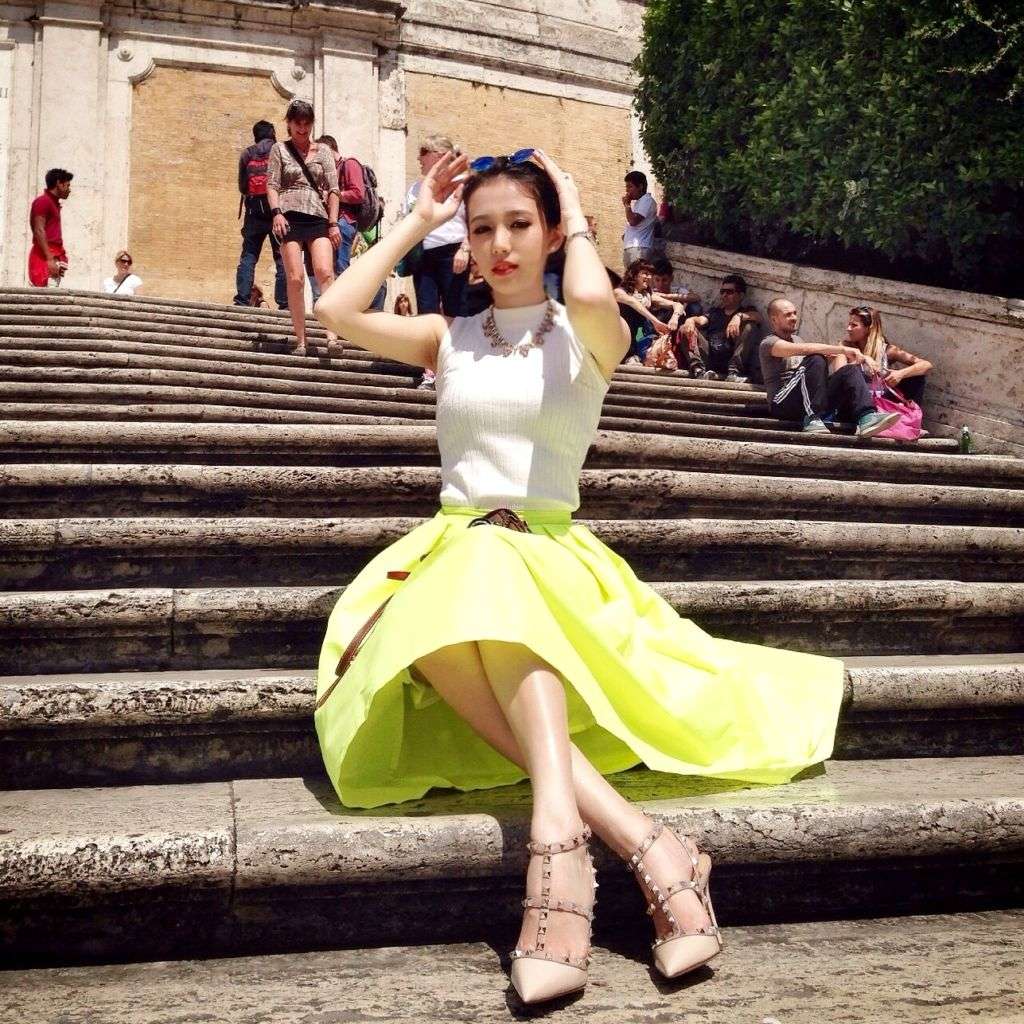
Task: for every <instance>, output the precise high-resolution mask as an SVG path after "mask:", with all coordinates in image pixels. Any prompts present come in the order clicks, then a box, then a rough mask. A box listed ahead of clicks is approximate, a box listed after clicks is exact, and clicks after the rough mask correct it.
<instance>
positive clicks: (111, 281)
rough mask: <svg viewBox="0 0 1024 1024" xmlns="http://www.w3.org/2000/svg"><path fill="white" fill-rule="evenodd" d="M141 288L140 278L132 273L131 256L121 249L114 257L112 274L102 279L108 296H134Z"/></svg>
mask: <svg viewBox="0 0 1024 1024" xmlns="http://www.w3.org/2000/svg"><path fill="white" fill-rule="evenodd" d="M141 287H142V278H141V277H139V276H138V274H134V273H132V254H131V253H130V252H128V250H127V249H122V250H121V251H120V252H119V253H118V254H117V255H116V256H115V257H114V273H113V274H112V275H111V276H110V277H106V278H104V279H103V290H104V291H105V292H106V293H107V294H108V295H134V294H135V293H136V292H137V291H138V290H139V289H140V288H141Z"/></svg>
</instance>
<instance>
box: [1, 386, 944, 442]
mask: <svg viewBox="0 0 1024 1024" xmlns="http://www.w3.org/2000/svg"><path fill="white" fill-rule="evenodd" d="M0 399H10V401H9V402H5V403H0V408H2V409H3V410H6V411H7V413H8V415H7V416H6V417H5V418H9V419H20V418H25V419H30V420H44V419H53V418H57V419H72V420H91V419H93V418H94V417H93V416H92V415H91V412H92V410H98V411H99V416H98V417H95V418H99V419H104V420H108V419H121V420H133V419H139V420H144V421H146V422H149V421H154V420H155V421H160V420H165V421H175V422H186V423H194V422H213V423H234V422H239V421H243V422H246V421H251V420H253V419H258V420H260V421H262V422H274V423H311V422H324V423H388V424H394V425H402V424H405V425H411V424H416V423H419V422H423V421H427V420H429V421H433V419H434V407H433V406H432V405H422V406H421V405H415V406H410V405H409V404H408V403H405V402H401V401H398V400H397V399H388V398H384V399H382V400H379V401H378V400H377V399H376V398H371V399H355V400H345V399H341V400H338V399H324V398H316V397H307V396H292V395H277V394H267V393H264V392H246V391H232V390H215V389H212V388H196V387H169V386H161V385H142V384H74V383H69V384H53V383H47V384H28V383H14V384H11V383H0ZM33 399H36V400H37V401H38V403H39V405H38V407H35V408H34V407H33V404H32V400H33ZM62 399H63V400H64V401H66V402H67V403H68V404H66V405H61V406H55V405H54V403H55V402H59V401H61V400H62ZM117 402H124V403H125V404H124V405H123V406H117V405H112V404H109V403H117ZM103 403H107V404H103ZM54 408H56V409H57V410H58V412H57V416H56V417H54V416H50V415H48V414H47V411H48V410H50V409H54ZM26 409H27V411H28V415H27V416H24V417H22V415H21V413H22V410H26ZM119 410H120V412H119ZM158 410H166V414H164V415H158V413H157V411H158ZM310 410H318V411H316V412H310ZM130 411H131V412H133V413H134V415H133V414H130ZM253 414H255V415H253ZM598 426H599V427H600V428H601V429H602V430H609V431H611V430H614V431H625V432H630V433H641V434H653V435H660V436H671V437H697V438H709V439H712V440H718V439H724V440H737V441H755V442H756V441H769V442H773V443H780V444H788V445H810V446H814V447H818V448H821V447H828V446H838V447H854V448H861V449H863V448H868V449H877V450H883V451H885V450H890V451H891V450H894V449H899V448H906V447H907V444H906V443H904V442H901V441H895V440H891V439H888V438H881V439H877V438H870V439H866V440H865V439H861V438H857V437H854V436H853V434H852V431H853V428H852V427H850V426H849V425H845V424H844V425H838V426H837V428H836V431H835V432H833V433H830V434H828V435H825V434H820V435H818V434H808V435H804V434H801V433H800V432H799V431H797V430H796V429H795V428H794V426H793V425H792V424H789V423H782V422H778V421H773V420H768V419H757V418H748V417H738V416H732V415H731V414H730V415H727V416H722V415H717V414H707V413H687V412H681V413H677V412H666V411H662V410H653V411H652V410H646V409H642V408H640V409H637V408H631V407H628V406H617V405H606V406H605V407H604V414H603V415H602V416H601V418H600V420H599V423H598ZM913 447H914V449H915V450H918V451H923V452H944V453H947V454H949V453H953V452H955V451H956V450H957V444H956V442H955V441H954V440H952V439H951V438H942V437H927V438H922V439H921V440H920V441H917V442H914V445H913Z"/></svg>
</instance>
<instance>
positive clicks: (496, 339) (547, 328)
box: [484, 299, 555, 356]
mask: <svg viewBox="0 0 1024 1024" xmlns="http://www.w3.org/2000/svg"><path fill="white" fill-rule="evenodd" d="M554 326H555V304H554V303H553V302H552V301H551V300H550V299H548V301H547V305H546V308H545V310H544V319H543V320H541V322H540V326H539V327H538V328H537V329H536V330H535V331H534V332H533V333H532V334H531V335H530V340H529V341H517V342H511V341H509V340H508V339H507V338H506V337H505V336H504V335H503V334H502V333H501V331H499V330H498V325H497V323H495V320H494V307H493V306H491V308H490V309H488V310H487V316H486V317H484V334H485V335H486V337H488V338H489V339H490V342H491V348H493V349H497V350H498V354H499V355H503V356H510V355H512V354H513V353H515V354H516V355H520V356H526V355H528V354H529V352H530V349H531V348H540V347H541V346H542V345H543V344H544V338H545V336H546V335H548V334H550V333H551V329H552V328H553V327H554Z"/></svg>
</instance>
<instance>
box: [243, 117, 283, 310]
mask: <svg viewBox="0 0 1024 1024" xmlns="http://www.w3.org/2000/svg"><path fill="white" fill-rule="evenodd" d="M252 137H253V139H254V140H255V141H254V142H253V144H252V145H251V146H248V147H247V148H246V149H243V150H242V155H241V156H240V157H239V158H238V191H239V192H240V193H241V194H242V203H243V204H244V205H245V220H243V221H242V255H241V256H240V257H239V260H238V271H237V272H236V274H235V298H234V303H235V305H236V306H248V305H249V304H250V296H251V295H252V286H253V280H254V278H255V276H256V264H257V263H258V262H259V259H260V252H262V250H263V241H264V239H266V238H269V239H270V251H271V252H272V253H273V254H274V266H275V267H276V269H277V273H276V275H275V278H274V300H275V301H276V302H277V308H278V309H287V308H288V291H287V288H286V286H285V279H284V266H283V264H282V263H281V246H280V245H279V244H278V241H277V239H276V238H275V237H274V233H273V231H271V230H270V227H271V220H272V218H271V216H270V206H269V205H268V204H267V162H268V161H269V159H270V151H271V149H273V148H274V143H275V142H276V141H277V136H276V134H275V132H274V126H273V125H272V124H271V123H270V122H269V121H257V122H256V123H255V124H254V125H253V126H252Z"/></svg>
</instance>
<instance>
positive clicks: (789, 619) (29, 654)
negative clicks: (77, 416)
mask: <svg viewBox="0 0 1024 1024" xmlns="http://www.w3.org/2000/svg"><path fill="white" fill-rule="evenodd" d="M652 586H653V588H654V589H655V591H657V592H658V593H660V594H661V596H662V597H664V598H665V599H666V600H667V601H668V602H669V603H670V604H671V605H672V606H673V608H675V610H676V611H677V612H678V613H679V614H680V615H682V616H684V617H687V618H692V619H694V621H696V622H697V623H698V625H700V626H701V627H702V628H704V629H706V630H707V631H708V632H710V633H712V634H714V635H716V636H724V637H727V638H729V639H732V640H738V641H743V642H748V643H757V644H767V645H768V646H777V647H787V648H793V649H797V650H807V651H814V652H818V653H824V654H834V655H836V656H843V655H850V654H859V653H864V652H869V653H872V654H879V655H881V654H902V653H914V652H921V653H927V654H965V653H970V652H978V653H999V652H1008V651H1013V650H1016V649H1017V648H1018V647H1019V646H1020V637H1021V636H1022V630H1024V583H963V582H959V581H943V580H938V581H922V580H908V581H898V582H875V581H870V580H827V581H823V582H818V581H814V582H811V581H788V580H787V581H772V582H768V581H765V582H742V581H736V582H727V583H721V582H695V583H654V584H652ZM343 590H344V588H343V587H252V586H249V587H218V588H195V589H171V588H137V589H123V590H118V589H109V590H71V591H50V592H26V593H8V594H0V638H2V640H3V641H4V643H3V645H2V647H0V672H3V673H23V672H24V671H25V669H26V668H27V667H28V666H32V668H33V670H34V671H37V672H41V673H49V672H65V671H76V670H77V671H89V672H99V671H105V670H119V669H133V668H138V667H139V666H140V665H143V666H145V667H146V668H152V669H163V668H204V667H209V668H220V667H236V666H244V667H251V668H270V667H275V666H295V665H308V664H311V663H312V662H313V661H314V659H315V657H316V655H317V652H318V650H319V647H320V643H321V640H322V637H323V628H324V624H325V622H326V620H327V617H328V616H329V614H330V612H331V609H332V608H333V606H334V604H335V602H336V600H337V598H338V596H339V595H340V594H341V593H342V592H343Z"/></svg>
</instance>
